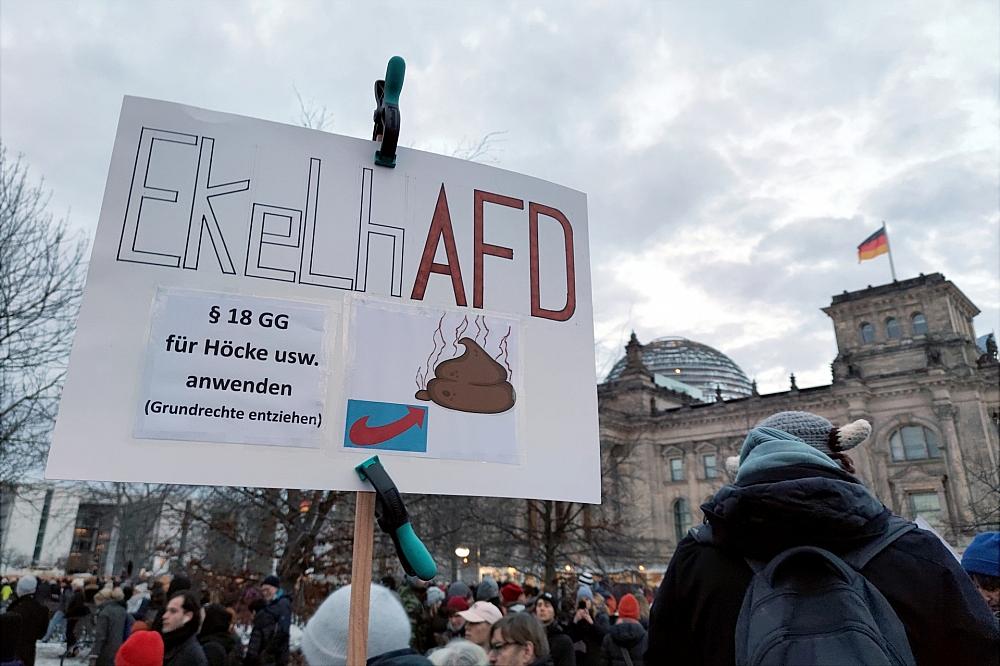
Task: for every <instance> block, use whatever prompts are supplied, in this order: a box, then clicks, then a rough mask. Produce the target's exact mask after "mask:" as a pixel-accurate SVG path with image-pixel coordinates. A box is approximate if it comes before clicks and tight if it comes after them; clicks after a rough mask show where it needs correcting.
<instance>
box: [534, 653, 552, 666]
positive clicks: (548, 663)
mask: <svg viewBox="0 0 1000 666" xmlns="http://www.w3.org/2000/svg"><path fill="white" fill-rule="evenodd" d="M529 666H552V655H551V654H549V655H546V656H544V657H539V658H538V659H536V660H534V661H533V662H531V664H529Z"/></svg>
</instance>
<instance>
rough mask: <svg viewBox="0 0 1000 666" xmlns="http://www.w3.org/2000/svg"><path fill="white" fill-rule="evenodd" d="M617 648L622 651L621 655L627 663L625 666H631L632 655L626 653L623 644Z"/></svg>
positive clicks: (626, 650)
mask: <svg viewBox="0 0 1000 666" xmlns="http://www.w3.org/2000/svg"><path fill="white" fill-rule="evenodd" d="M618 649H619V650H621V651H622V657H624V658H625V663H626V664H627V666H633V664H632V655H630V654H629V653H628V649H627V648H626V647H625V646H623V645H619V646H618Z"/></svg>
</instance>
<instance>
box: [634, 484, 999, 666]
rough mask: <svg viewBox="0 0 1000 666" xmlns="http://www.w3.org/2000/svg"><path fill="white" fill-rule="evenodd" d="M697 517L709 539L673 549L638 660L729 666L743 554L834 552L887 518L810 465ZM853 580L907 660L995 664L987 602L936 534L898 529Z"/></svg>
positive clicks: (725, 497)
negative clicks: (875, 605) (870, 590)
mask: <svg viewBox="0 0 1000 666" xmlns="http://www.w3.org/2000/svg"><path fill="white" fill-rule="evenodd" d="M702 510H703V511H704V512H705V516H706V519H707V520H708V522H709V524H710V525H711V526H712V532H713V535H714V539H715V543H713V544H701V543H697V542H696V541H695V540H694V539H693V538H692V537H691V536H687V537H685V538H684V539H683V540H682V541H681V542H680V544H678V546H677V550H676V552H675V553H674V556H673V558H672V559H671V561H670V565H669V567H668V568H667V573H666V575H665V576H664V579H663V582H662V583H661V584H660V588H659V590H658V591H657V594H656V600H655V602H654V603H653V608H652V613H651V616H650V623H649V648H648V651H647V652H646V663H647V664H666V663H678V664H688V663H691V664H695V663H697V664H724V665H726V666H728V665H729V664H733V663H734V661H735V643H736V641H735V629H736V619H737V617H738V616H739V612H740V606H741V604H742V603H743V596H744V594H745V592H746V588H747V585H748V584H749V582H750V579H751V577H752V576H751V570H750V567H749V566H748V565H747V563H746V561H745V560H744V556H746V557H749V558H751V559H758V560H769V559H770V558H771V557H773V556H774V555H775V554H777V553H779V552H781V551H782V550H785V549H787V548H790V547H792V546H798V545H814V546H819V547H822V548H826V549H828V550H831V551H833V552H834V553H837V554H843V553H845V552H848V551H850V550H853V549H856V548H857V547H858V546H860V545H862V544H864V543H866V542H868V541H871V540H872V539H873V538H874V537H876V536H878V535H880V534H881V533H882V532H883V531H884V530H885V527H886V524H887V522H888V519H889V516H890V512H889V510H888V509H886V508H885V507H884V506H883V505H882V504H881V502H879V501H878V500H877V499H876V498H875V497H874V496H873V495H872V494H871V493H870V492H869V491H868V490H867V488H865V487H864V486H863V485H862V484H861V483H860V482H859V481H858V480H857V479H856V478H854V477H853V476H851V475H849V474H847V473H846V472H841V471H839V470H833V469H829V468H824V467H819V466H814V465H790V466H785V467H780V468H773V469H768V470H761V471H760V472H758V473H756V474H753V475H749V476H747V477H746V478H745V479H742V480H741V481H740V484H739V485H737V486H725V487H723V488H722V489H721V490H720V491H719V492H718V493H716V495H715V496H714V497H713V498H712V499H711V500H709V501H708V502H706V503H705V504H704V505H702ZM861 573H862V574H864V576H865V577H866V578H867V579H868V580H869V581H870V582H871V583H872V584H873V585H874V586H875V587H876V588H878V590H879V591H880V592H881V593H882V594H883V595H884V596H885V598H886V599H887V600H888V602H889V604H890V605H891V606H892V607H893V609H894V610H895V611H896V614H897V615H898V616H899V618H900V620H901V621H902V623H903V625H904V626H905V627H906V633H907V637H908V639H909V642H910V647H911V649H912V651H913V655H914V657H915V658H916V662H917V663H918V664H987V663H996V658H997V654H1000V638H998V635H997V628H996V625H995V624H994V622H993V618H992V616H991V615H990V613H989V610H988V609H987V607H986V603H985V602H984V601H983V599H982V597H980V596H979V594H978V593H977V592H976V590H975V588H973V586H972V583H971V582H970V581H969V577H968V576H967V575H965V573H964V572H963V570H962V568H961V567H960V566H959V563H958V562H957V561H956V560H955V558H954V557H953V556H952V555H951V553H949V552H948V550H947V549H945V547H944V546H943V545H942V544H941V542H940V541H939V540H938V538H937V537H936V536H934V535H933V534H931V533H930V532H925V531H923V530H914V531H911V532H908V533H906V534H905V535H903V536H902V537H900V538H899V539H898V540H896V541H895V542H894V543H893V544H892V545H890V546H889V547H888V548H886V549H885V550H884V551H882V552H881V553H880V554H879V555H877V556H876V557H875V558H873V559H872V560H871V561H870V562H869V563H868V565H867V566H865V567H864V569H862V570H861Z"/></svg>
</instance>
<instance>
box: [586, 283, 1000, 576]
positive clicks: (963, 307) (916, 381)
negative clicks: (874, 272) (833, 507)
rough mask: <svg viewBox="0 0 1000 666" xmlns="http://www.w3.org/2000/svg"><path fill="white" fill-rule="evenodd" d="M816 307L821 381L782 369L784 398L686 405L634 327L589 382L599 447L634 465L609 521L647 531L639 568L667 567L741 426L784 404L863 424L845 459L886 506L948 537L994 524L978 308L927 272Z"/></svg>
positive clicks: (994, 457)
mask: <svg viewBox="0 0 1000 666" xmlns="http://www.w3.org/2000/svg"><path fill="white" fill-rule="evenodd" d="M823 312H825V313H826V314H827V315H828V316H829V317H830V318H831V320H832V322H833V326H834V331H835V333H836V339H837V348H838V354H837V357H836V358H835V359H834V360H833V363H832V376H833V379H832V383H831V384H829V385H827V386H819V387H815V388H807V389H801V390H800V389H798V388H797V387H796V386H795V381H794V375H793V376H792V378H791V388H790V389H789V390H788V391H784V392H781V393H774V394H768V395H759V394H758V393H757V391H756V390H754V392H753V395H751V396H750V397H746V398H739V399H734V400H722V399H721V398H719V399H717V400H716V401H715V402H711V403H706V402H701V401H695V400H692V399H691V398H690V396H688V395H684V394H679V393H676V392H674V391H670V390H667V389H665V388H663V387H661V386H657V384H656V383H655V382H654V380H653V376H652V375H651V374H650V373H649V371H648V370H646V369H645V367H644V366H643V365H642V363H641V360H640V358H641V357H640V354H639V351H641V345H640V343H639V341H638V340H637V339H635V338H634V336H633V339H632V340H631V341H630V343H629V346H628V347H629V349H628V359H629V360H628V363H627V366H626V369H625V371H624V372H623V373H622V374H621V376H620V377H619V378H618V379H616V380H614V381H608V382H605V383H604V384H601V385H600V386H598V397H599V408H600V421H601V441H602V449H603V450H604V451H605V452H608V451H611V450H612V449H615V450H620V449H616V447H621V446H625V447H629V448H630V449H631V452H630V453H631V455H630V457H629V459H630V461H631V462H632V463H634V465H633V471H634V472H635V476H634V478H633V480H632V483H631V485H632V488H631V491H632V502H631V510H632V512H633V515H630V516H618V517H615V518H616V519H619V520H622V521H623V523H624V524H635V525H643V526H644V528H643V529H642V530H641V532H640V531H638V530H637V534H636V537H635V543H636V544H637V545H639V544H641V546H642V548H641V550H643V551H645V552H647V553H652V554H654V555H653V557H652V558H651V559H648V562H649V563H650V564H647V566H646V568H647V569H650V570H657V569H658V570H660V571H662V570H663V569H665V567H666V564H667V562H668V561H669V558H670V554H671V553H672V552H673V549H674V548H675V547H676V544H677V541H678V540H679V537H681V536H683V534H685V533H686V531H687V529H688V528H689V527H690V526H691V525H692V524H696V523H698V522H700V521H701V520H702V513H701V511H700V510H699V506H700V505H701V503H702V502H704V501H705V499H706V498H708V497H710V496H711V495H712V494H713V493H714V492H715V491H716V490H718V489H719V488H720V487H721V486H722V485H723V484H724V483H726V482H727V481H728V477H727V473H726V470H725V459H726V458H727V457H728V456H733V455H736V454H737V452H738V450H739V446H740V444H741V443H742V441H743V437H744V436H745V435H746V432H747V431H748V430H749V429H750V428H751V427H753V426H754V425H755V424H756V423H757V422H759V421H760V420H762V419H763V418H765V417H766V416H768V415H770V414H773V413H775V412H779V411H785V410H801V411H809V412H814V413H816V414H820V415H822V416H825V417H826V418H828V419H830V421H832V422H833V423H834V424H837V425H843V424H846V423H849V422H851V421H854V420H856V419H860V418H863V419H867V420H868V421H869V422H871V424H872V426H873V429H874V431H873V433H872V437H871V438H870V439H869V440H868V441H867V442H866V443H865V444H863V445H862V446H861V447H859V448H858V449H855V450H854V451H852V452H851V454H852V458H853V459H854V462H855V466H856V468H857V472H858V475H859V476H860V477H861V478H862V479H863V480H864V481H865V482H866V483H867V484H868V485H869V486H870V487H871V488H872V489H873V490H874V492H875V493H876V494H877V495H878V496H879V498H880V499H881V500H882V501H883V502H884V503H885V504H886V505H887V506H889V507H890V508H891V509H892V510H893V511H895V512H896V513H899V514H900V515H903V516H906V517H909V518H914V519H915V518H916V517H917V516H921V517H923V518H924V519H926V520H928V522H930V523H931V525H932V526H934V527H935V528H936V529H938V531H939V532H940V533H941V534H942V535H943V536H945V537H946V538H947V539H949V540H950V541H952V542H953V543H956V544H962V543H964V542H965V541H967V539H968V538H969V536H970V535H971V534H973V533H974V532H976V531H982V530H984V529H997V528H998V527H997V522H998V513H997V506H998V504H1000V495H998V485H997V480H996V478H997V469H998V467H1000V452H998V450H1000V443H998V422H1000V387H998V384H1000V373H998V368H1000V366H998V364H997V359H996V346H995V343H993V341H992V339H991V340H990V344H991V346H990V349H989V351H988V352H987V353H983V351H982V350H980V349H979V348H977V346H976V338H975V332H974V330H973V326H972V318H973V317H974V316H975V315H976V314H978V312H979V310H978V309H977V308H976V306H975V305H974V304H973V303H972V302H971V301H969V299H968V298H967V297H966V296H965V295H964V294H963V293H962V292H961V291H960V290H959V289H958V288H957V287H956V286H955V285H954V284H952V283H951V282H949V281H948V280H946V279H945V278H944V276H942V275H941V274H939V273H935V274H932V275H921V276H919V277H917V278H913V279H910V280H904V281H900V282H893V283H891V284H886V285H880V286H876V287H869V288H867V289H863V290H860V291H855V292H844V293H843V294H840V295H837V296H834V297H833V300H832V302H831V304H830V305H829V306H828V307H826V308H823ZM609 491H612V489H611V488H609V487H607V480H606V488H605V492H606V493H607V492H609ZM637 550H639V549H638V548H637ZM622 564H623V565H626V564H627V563H624V562H623V563H622Z"/></svg>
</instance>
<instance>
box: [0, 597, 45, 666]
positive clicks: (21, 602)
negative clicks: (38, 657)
mask: <svg viewBox="0 0 1000 666" xmlns="http://www.w3.org/2000/svg"><path fill="white" fill-rule="evenodd" d="M7 612H8V613H15V614H17V615H20V616H21V631H20V632H19V633H18V635H17V656H19V657H20V658H21V660H22V661H24V666H34V664H35V641H37V640H38V639H40V638H41V637H42V636H44V635H45V630H46V629H48V628H49V610H48V609H47V608H46V607H45V606H43V605H41V604H40V603H38V601H37V600H36V599H35V597H34V595H31V596H25V597H18V598H17V599H15V600H14V601H13V602H12V603H11V604H10V606H8V607H7ZM5 640H10V637H5Z"/></svg>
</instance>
